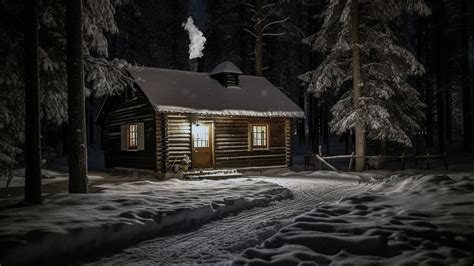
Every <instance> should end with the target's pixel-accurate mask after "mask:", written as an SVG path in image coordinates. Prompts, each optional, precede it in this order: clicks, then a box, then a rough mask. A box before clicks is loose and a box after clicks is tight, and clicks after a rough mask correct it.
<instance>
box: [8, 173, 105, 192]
mask: <svg viewBox="0 0 474 266" xmlns="http://www.w3.org/2000/svg"><path fill="white" fill-rule="evenodd" d="M13 174H14V176H13V178H12V179H11V181H10V184H9V186H8V187H11V188H14V187H24V186H25V169H18V170H15V171H14V172H13ZM41 174H42V176H43V178H42V179H41V184H42V185H47V184H52V183H57V182H62V181H68V174H64V173H61V172H58V171H53V170H46V169H43V170H41ZM88 177H89V180H91V181H92V180H98V179H102V177H101V176H97V175H88ZM7 182H8V178H7V177H5V176H0V188H5V187H6V185H7Z"/></svg>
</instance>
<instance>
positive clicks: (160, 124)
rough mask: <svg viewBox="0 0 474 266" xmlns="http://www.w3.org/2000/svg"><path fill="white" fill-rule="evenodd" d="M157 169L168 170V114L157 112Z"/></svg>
mask: <svg viewBox="0 0 474 266" xmlns="http://www.w3.org/2000/svg"><path fill="white" fill-rule="evenodd" d="M155 121H156V138H155V139H156V171H158V172H166V139H167V138H166V128H165V126H166V116H165V115H163V114H161V113H156V115H155Z"/></svg>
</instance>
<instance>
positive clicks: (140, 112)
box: [102, 91, 157, 170]
mask: <svg viewBox="0 0 474 266" xmlns="http://www.w3.org/2000/svg"><path fill="white" fill-rule="evenodd" d="M108 101H109V102H108V103H107V104H106V106H105V108H106V113H105V115H104V117H103V119H102V128H103V140H104V157H105V167H106V168H112V167H124V168H137V169H148V170H156V169H157V160H156V139H155V111H154V110H153V108H152V107H151V106H150V104H149V103H148V101H147V99H146V98H145V96H144V95H143V94H142V93H141V92H140V91H137V97H136V99H134V100H131V101H125V100H124V97H118V96H116V97H111V98H109V99H108ZM138 122H143V123H144V131H145V132H144V137H145V149H144V150H139V151H124V150H122V149H121V145H120V140H121V139H120V137H121V132H120V127H121V125H124V124H127V123H138Z"/></svg>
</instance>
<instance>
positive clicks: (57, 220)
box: [0, 178, 292, 264]
mask: <svg viewBox="0 0 474 266" xmlns="http://www.w3.org/2000/svg"><path fill="white" fill-rule="evenodd" d="M99 187H100V188H101V189H103V190H102V191H101V192H99V193H91V194H68V193H58V194H49V195H46V196H45V199H44V203H43V204H42V205H39V206H24V205H22V204H18V202H19V201H20V200H21V199H19V198H11V199H4V200H0V264H1V263H5V264H18V263H25V262H30V263H31V262H33V261H35V263H36V262H40V263H41V262H42V263H46V262H48V263H51V262H52V261H51V259H55V260H56V261H58V260H61V261H63V262H64V261H66V262H67V261H72V260H75V259H77V257H82V256H85V255H87V253H89V252H91V251H98V252H99V253H100V252H103V251H104V250H107V247H109V248H111V247H114V248H119V247H125V246H128V245H131V244H133V243H137V242H138V241H140V240H144V239H149V238H151V237H153V236H156V235H157V234H162V233H163V232H171V231H176V230H180V229H183V228H191V227H193V226H197V225H200V224H203V223H205V222H208V221H210V220H212V219H216V218H220V217H222V216H225V215H227V214H229V213H232V212H236V211H240V210H242V209H246V208H251V207H255V206H263V205H266V204H268V203H269V202H271V201H274V200H282V199H285V198H289V197H291V196H292V194H291V192H290V191H289V190H288V189H286V188H284V187H282V186H278V185H276V184H273V183H268V182H264V181H262V180H252V179H248V178H240V179H232V180H223V181H180V180H177V179H173V180H169V181H165V182H151V181H137V182H129V183H117V184H104V185H99ZM25 254H28V255H27V256H25ZM72 254H75V256H77V257H76V258H74V256H73V255H72Z"/></svg>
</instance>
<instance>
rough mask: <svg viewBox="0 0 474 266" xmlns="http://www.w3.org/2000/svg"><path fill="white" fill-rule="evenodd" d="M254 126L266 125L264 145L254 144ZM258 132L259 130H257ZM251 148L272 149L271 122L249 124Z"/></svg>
mask: <svg viewBox="0 0 474 266" xmlns="http://www.w3.org/2000/svg"><path fill="white" fill-rule="evenodd" d="M254 127H265V129H266V130H265V138H264V139H263V140H265V143H264V145H254ZM255 133H257V132H255ZM249 135H250V136H249V140H250V143H249V144H250V145H249V147H250V150H268V149H270V125H269V123H250V124H249Z"/></svg>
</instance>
